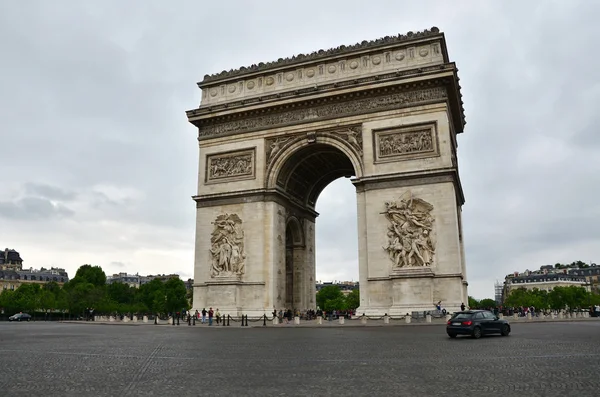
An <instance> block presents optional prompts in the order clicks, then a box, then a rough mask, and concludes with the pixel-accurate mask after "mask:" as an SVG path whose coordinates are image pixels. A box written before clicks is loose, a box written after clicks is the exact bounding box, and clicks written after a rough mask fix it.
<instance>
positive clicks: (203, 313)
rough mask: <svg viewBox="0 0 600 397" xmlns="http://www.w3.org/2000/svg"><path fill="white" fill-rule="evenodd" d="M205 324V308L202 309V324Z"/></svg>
mask: <svg viewBox="0 0 600 397" xmlns="http://www.w3.org/2000/svg"><path fill="white" fill-rule="evenodd" d="M205 322H206V308H203V309H202V324H204V323H205Z"/></svg>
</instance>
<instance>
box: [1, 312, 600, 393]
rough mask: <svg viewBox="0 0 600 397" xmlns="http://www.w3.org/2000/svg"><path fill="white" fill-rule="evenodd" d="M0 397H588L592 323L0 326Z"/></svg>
mask: <svg viewBox="0 0 600 397" xmlns="http://www.w3.org/2000/svg"><path fill="white" fill-rule="evenodd" d="M0 374H1V376H0V395H2V396H20V395H32V394H34V393H40V394H42V395H47V396H138V395H140V396H167V395H173V396H200V395H211V396H215V395H238V396H301V395H311V396H313V395H314V396H326V395H350V396H354V395H364V396H366V395H368V396H562V397H564V396H598V395H600V321H585V322H560V323H529V324H514V326H513V333H512V334H511V336H509V337H499V336H498V337H496V336H491V337H485V338H482V339H480V340H472V339H470V338H458V339H455V340H454V339H449V338H448V337H447V336H446V334H445V329H444V327H443V326H440V325H430V326H410V327H350V328H334V327H327V328H291V327H289V328H288V327H285V328H275V327H266V328H253V327H244V328H242V327H229V328H228V327H206V326H204V327H188V326H187V325H181V326H179V327H177V326H174V327H173V326H170V327H169V326H151V325H147V326H132V327H128V326H112V325H99V324H89V323H88V324H85V323H84V324H68V323H42V322H36V323H0Z"/></svg>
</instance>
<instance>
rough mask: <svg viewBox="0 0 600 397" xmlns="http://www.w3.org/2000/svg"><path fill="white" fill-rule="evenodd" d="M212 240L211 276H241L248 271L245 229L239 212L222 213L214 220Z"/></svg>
mask: <svg viewBox="0 0 600 397" xmlns="http://www.w3.org/2000/svg"><path fill="white" fill-rule="evenodd" d="M212 224H213V225H214V230H213V232H212V235H211V238H210V242H211V248H210V249H209V251H210V257H211V269H210V270H211V271H210V275H211V277H213V278H215V277H232V276H237V277H239V276H241V275H243V274H244V273H245V272H246V269H245V268H246V253H245V252H244V230H243V229H242V220H241V219H240V217H239V216H238V215H237V214H231V215H230V214H222V215H219V216H217V218H216V219H215V221H214V222H212Z"/></svg>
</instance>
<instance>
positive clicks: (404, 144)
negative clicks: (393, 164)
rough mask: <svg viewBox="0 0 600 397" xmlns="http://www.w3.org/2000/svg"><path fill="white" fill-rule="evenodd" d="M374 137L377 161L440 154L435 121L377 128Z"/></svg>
mask: <svg viewBox="0 0 600 397" xmlns="http://www.w3.org/2000/svg"><path fill="white" fill-rule="evenodd" d="M373 137H374V140H375V145H374V150H375V156H374V157H375V159H376V161H385V160H398V159H401V160H404V159H411V158H419V157H430V156H435V155H438V145H437V134H436V124H435V123H429V124H421V125H412V126H403V127H400V128H393V129H386V130H376V131H374V135H373Z"/></svg>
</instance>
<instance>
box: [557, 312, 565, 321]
mask: <svg viewBox="0 0 600 397" xmlns="http://www.w3.org/2000/svg"><path fill="white" fill-rule="evenodd" d="M558 318H559V319H560V320H562V319H563V318H565V315H564V314H563V312H559V313H558Z"/></svg>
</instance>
